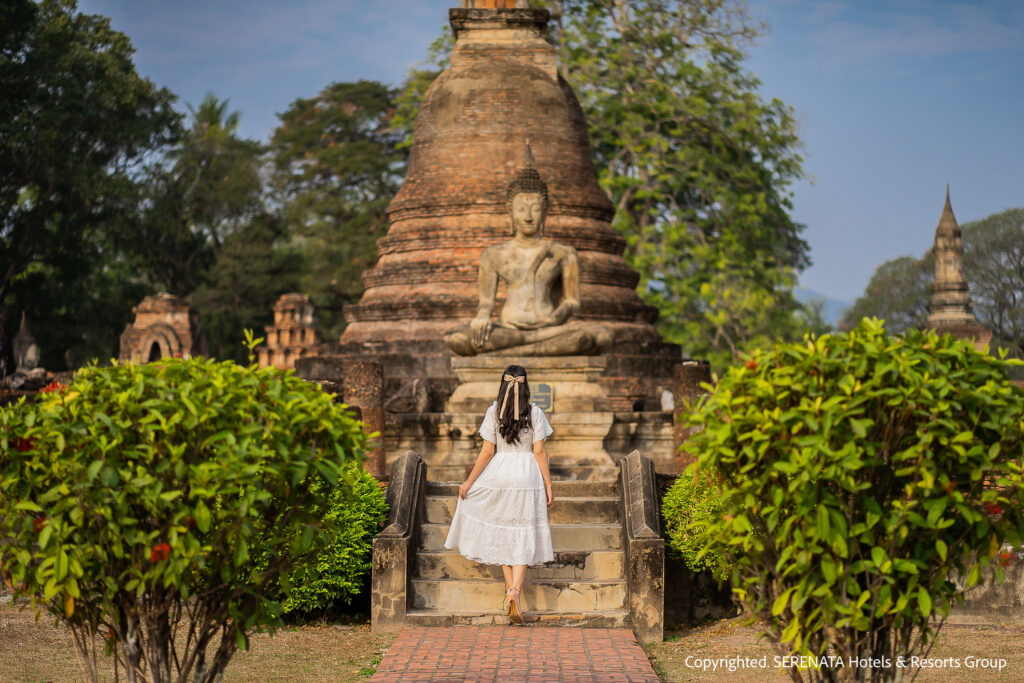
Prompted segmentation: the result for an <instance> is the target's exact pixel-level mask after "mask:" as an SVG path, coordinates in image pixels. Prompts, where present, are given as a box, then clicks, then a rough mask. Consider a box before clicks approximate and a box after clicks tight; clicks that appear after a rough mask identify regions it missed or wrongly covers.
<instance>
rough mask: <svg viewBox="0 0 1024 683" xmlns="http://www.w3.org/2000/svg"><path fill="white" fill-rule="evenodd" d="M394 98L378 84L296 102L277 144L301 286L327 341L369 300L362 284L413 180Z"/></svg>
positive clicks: (274, 150) (281, 191) (276, 178)
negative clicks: (344, 311) (346, 310)
mask: <svg viewBox="0 0 1024 683" xmlns="http://www.w3.org/2000/svg"><path fill="white" fill-rule="evenodd" d="M394 97H395V93H394V91H393V90H391V89H390V88H388V87H386V86H384V85H382V84H380V83H377V82H375V81H366V80H361V81H358V82H355V83H332V84H331V85H328V86H327V87H326V88H324V89H323V90H322V91H320V93H318V94H317V95H316V96H315V97H312V98H310V99H298V100H296V101H295V102H293V103H292V104H291V106H289V107H288V109H287V110H286V111H285V112H284V113H283V114H281V115H280V119H281V124H280V125H279V126H278V128H277V130H275V131H274V134H273V137H272V138H271V142H270V154H271V164H272V183H273V192H274V195H275V197H276V199H277V201H278V202H279V204H280V206H281V218H282V220H283V221H284V222H285V223H286V224H287V226H288V229H289V233H290V239H291V242H292V244H293V246H294V247H295V248H296V249H297V250H298V251H299V252H301V254H302V257H303V259H304V261H305V264H306V267H305V269H304V272H303V274H302V277H301V279H300V283H299V284H300V287H301V289H302V291H303V292H305V293H306V294H308V295H309V296H310V297H311V298H312V299H313V303H314V304H316V306H317V307H318V309H319V310H320V311H321V322H322V323H323V325H324V327H325V334H326V335H327V336H335V335H336V334H337V333H339V332H340V331H341V329H342V327H343V326H344V320H343V318H342V315H341V307H342V305H344V304H346V303H351V302H355V301H357V300H358V299H359V297H360V295H362V293H363V287H362V281H361V278H360V276H361V274H362V273H363V271H365V270H366V269H368V268H369V267H370V266H372V265H373V264H374V262H375V261H376V260H377V239H378V238H379V237H383V236H384V234H385V233H386V232H387V217H386V215H385V211H386V210H387V206H388V203H389V202H390V201H391V198H392V197H393V196H394V194H395V193H396V192H397V191H398V187H399V186H400V185H401V182H402V177H403V176H404V173H405V161H406V157H407V151H405V150H400V149H399V148H398V143H399V142H400V141H401V140H402V134H401V133H400V132H399V131H398V130H396V129H393V128H392V126H391V118H392V116H393V114H394V110H395V103H394Z"/></svg>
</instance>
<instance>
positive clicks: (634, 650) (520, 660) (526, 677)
mask: <svg viewBox="0 0 1024 683" xmlns="http://www.w3.org/2000/svg"><path fill="white" fill-rule="evenodd" d="M372 680H374V681H452V682H454V681H480V682H482V681H495V682H496V683H518V682H520V681H527V682H530V683H533V682H534V681H536V682H537V683H553V682H554V681H559V682H560V683H562V682H564V683H570V682H571V683H584V682H586V683H605V682H608V683H610V682H611V681H622V682H623V683H626V682H630V683H632V682H634V681H642V682H643V683H657V682H658V676H657V675H656V674H655V673H654V669H652V668H651V663H650V661H648V659H647V655H646V654H644V651H643V650H642V649H641V648H640V646H639V645H638V644H637V642H636V638H635V637H634V636H633V632H632V631H630V630H629V629H625V628H608V629H599V628H553V627H541V626H521V627H517V626H455V627H452V628H436V627H415V628H413V627H406V628H405V629H403V630H402V632H401V633H400V634H399V635H398V638H397V639H396V640H395V643H394V645H392V646H391V648H390V649H388V651H387V653H386V654H385V655H384V659H383V660H382V661H381V663H380V666H379V667H377V673H376V675H374V677H373V679H372Z"/></svg>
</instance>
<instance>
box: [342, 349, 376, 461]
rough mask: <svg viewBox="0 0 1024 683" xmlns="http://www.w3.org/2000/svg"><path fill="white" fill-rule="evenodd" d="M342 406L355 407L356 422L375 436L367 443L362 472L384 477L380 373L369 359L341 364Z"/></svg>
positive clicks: (374, 362)
mask: <svg viewBox="0 0 1024 683" xmlns="http://www.w3.org/2000/svg"><path fill="white" fill-rule="evenodd" d="M344 375H345V376H344V387H345V390H344V397H345V398H344V400H345V403H347V404H349V405H352V406H358V407H359V413H360V419H361V420H362V421H363V422H365V423H366V425H367V431H368V432H369V433H373V432H378V434H379V435H378V436H376V437H374V438H373V439H370V441H369V442H368V443H367V459H366V469H367V471H369V472H370V473H371V474H372V475H373V476H375V477H377V478H378V479H383V478H384V473H385V470H384V464H385V453H384V370H383V368H382V367H381V365H380V363H378V362H377V361H372V360H353V361H348V362H347V363H345V370H344Z"/></svg>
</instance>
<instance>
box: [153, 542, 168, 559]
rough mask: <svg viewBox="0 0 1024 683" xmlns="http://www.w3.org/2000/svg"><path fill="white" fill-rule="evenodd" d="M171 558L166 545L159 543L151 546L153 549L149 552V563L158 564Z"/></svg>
mask: <svg viewBox="0 0 1024 683" xmlns="http://www.w3.org/2000/svg"><path fill="white" fill-rule="evenodd" d="M170 556H171V546H169V545H167V544H166V543H159V544H157V545H155V546H153V549H152V550H150V551H149V561H150V562H160V561H161V560H166V559H167V558H168V557H170Z"/></svg>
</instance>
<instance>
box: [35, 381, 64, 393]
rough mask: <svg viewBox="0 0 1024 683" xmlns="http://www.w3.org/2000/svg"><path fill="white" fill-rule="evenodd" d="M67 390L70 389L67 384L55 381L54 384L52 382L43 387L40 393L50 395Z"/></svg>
mask: <svg viewBox="0 0 1024 683" xmlns="http://www.w3.org/2000/svg"><path fill="white" fill-rule="evenodd" d="M67 388H68V385H67V384H62V383H61V382H58V381H56V380H54V381H53V382H50V383H49V384H47V385H46V386H45V387H43V388H42V389H40V390H39V391H41V392H43V393H44V394H49V393H52V392H54V391H64V390H65V389H67Z"/></svg>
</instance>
